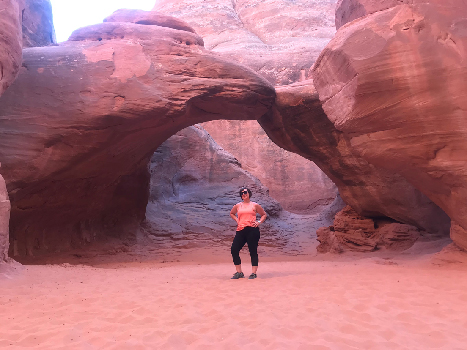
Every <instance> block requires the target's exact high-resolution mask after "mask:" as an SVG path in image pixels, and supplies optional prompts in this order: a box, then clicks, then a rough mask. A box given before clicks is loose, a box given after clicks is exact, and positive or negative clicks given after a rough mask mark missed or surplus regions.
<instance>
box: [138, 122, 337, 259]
mask: <svg viewBox="0 0 467 350" xmlns="http://www.w3.org/2000/svg"><path fill="white" fill-rule="evenodd" d="M150 172H151V187H150V196H149V202H148V206H147V211H146V221H145V225H143V228H144V231H145V232H146V233H147V234H148V236H149V237H150V238H151V239H152V240H153V241H154V242H156V243H158V244H159V245H163V246H164V245H165V246H167V245H170V246H172V247H174V248H193V247H201V246H210V247H214V246H225V245H230V244H231V242H232V239H233V237H234V235H235V228H236V225H235V222H234V221H233V220H232V218H230V216H229V213H230V210H231V209H232V206H233V205H234V204H236V203H238V202H240V201H241V199H240V197H239V195H238V191H239V189H240V188H241V187H244V186H247V187H248V188H250V189H251V190H252V192H253V197H252V200H253V201H255V202H257V203H259V204H260V205H261V206H262V207H263V208H264V209H265V211H266V212H267V213H268V215H269V216H268V219H267V220H266V221H265V223H264V224H262V225H261V227H260V229H261V233H262V237H261V245H262V246H268V247H271V248H274V249H276V250H277V249H278V250H280V251H281V252H283V253H286V254H294V255H296V254H300V253H304V252H305V250H306V249H308V250H310V249H311V250H313V249H314V246H315V244H314V242H313V240H314V239H315V237H316V236H315V231H316V229H317V228H318V227H319V225H320V224H323V223H324V222H329V223H332V220H329V219H328V217H329V216H327V215H325V213H323V215H308V216H307V215H296V214H292V213H289V212H287V211H285V210H283V209H282V207H281V205H280V204H279V203H278V202H277V201H275V200H274V199H273V198H271V197H270V196H269V193H268V189H267V188H266V187H264V186H263V185H262V184H261V182H260V181H259V180H258V179H257V178H256V177H254V176H252V175H251V174H250V173H249V172H248V171H246V170H244V169H242V167H241V166H240V163H239V162H238V161H237V159H236V158H234V157H233V156H232V155H231V154H230V153H228V152H226V151H225V150H224V149H223V148H221V147H219V146H218V145H217V144H216V143H215V142H214V140H213V139H212V138H211V136H210V135H209V134H208V133H207V132H206V131H205V130H204V129H203V128H202V127H201V126H192V127H188V128H186V129H184V130H182V131H180V132H178V133H177V134H175V135H174V136H172V137H171V138H169V139H168V140H167V141H165V142H164V143H163V144H162V145H161V146H160V147H159V148H158V149H157V151H156V152H155V153H154V155H153V157H152V158H151V163H150ZM335 208H338V209H337V210H339V209H340V208H341V207H339V204H338V203H337V204H336V205H334V206H333V207H330V208H329V210H331V211H333V213H332V214H335V213H336V211H334V210H335Z"/></svg>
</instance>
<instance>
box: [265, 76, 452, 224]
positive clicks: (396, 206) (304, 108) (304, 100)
mask: <svg viewBox="0 0 467 350" xmlns="http://www.w3.org/2000/svg"><path fill="white" fill-rule="evenodd" d="M276 94H277V98H276V103H275V106H274V108H273V110H272V113H270V114H268V115H265V116H263V117H261V118H260V119H259V123H260V124H261V126H262V127H263V129H264V130H265V131H266V133H267V134H268V136H269V137H270V138H271V139H272V140H273V141H274V142H275V143H276V144H277V145H279V146H280V147H282V148H284V149H287V150H289V151H291V152H295V153H297V154H299V155H301V156H303V157H305V158H307V159H309V160H312V161H313V162H315V163H316V164H317V165H318V166H319V167H320V168H321V169H322V170H323V171H324V172H325V173H326V175H328V176H329V177H330V179H331V180H332V181H334V183H335V184H336V185H337V187H338V189H339V193H340V195H341V197H342V199H343V200H344V201H345V202H346V203H347V204H349V205H350V206H352V208H354V209H355V210H356V211H357V212H358V213H359V214H360V215H364V216H371V217H380V216H387V217H390V218H392V219H394V220H396V221H399V222H404V223H407V224H411V225H414V226H417V227H419V228H422V229H424V230H427V231H429V232H433V233H442V232H445V233H447V232H448V231H449V225H450V221H449V218H448V217H447V215H446V214H445V213H444V212H443V211H442V210H441V209H440V208H438V207H437V206H436V205H435V204H434V203H433V202H431V201H430V200H429V199H428V198H427V197H425V196H424V195H423V194H421V193H420V192H419V191H418V190H417V189H415V188H414V187H413V186H412V185H411V184H410V183H408V182H407V181H406V180H405V179H404V178H403V177H402V176H400V175H398V174H397V173H394V172H391V171H387V170H384V169H380V168H378V167H376V166H374V165H372V164H370V163H368V162H367V161H366V160H365V159H363V158H362V157H360V156H359V155H358V154H355V152H354V151H353V147H352V146H351V144H350V138H349V137H348V136H347V135H346V134H345V133H342V132H341V131H339V130H337V129H336V128H335V127H334V125H333V124H332V123H331V122H330V121H329V119H328V118H327V116H326V114H325V113H324V111H323V109H322V107H321V102H320V100H319V97H318V94H317V92H316V90H315V88H314V86H313V82H312V81H311V80H308V81H306V82H302V83H296V84H292V85H289V86H287V87H285V86H284V87H280V88H276Z"/></svg>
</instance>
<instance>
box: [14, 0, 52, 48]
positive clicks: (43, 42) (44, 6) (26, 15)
mask: <svg viewBox="0 0 467 350" xmlns="http://www.w3.org/2000/svg"><path fill="white" fill-rule="evenodd" d="M25 1H26V3H25V8H24V11H23V16H22V18H23V21H22V23H23V24H22V27H23V48H26V47H36V46H49V45H54V44H57V39H56V37H55V28H54V23H53V15H52V4H51V3H50V0H25Z"/></svg>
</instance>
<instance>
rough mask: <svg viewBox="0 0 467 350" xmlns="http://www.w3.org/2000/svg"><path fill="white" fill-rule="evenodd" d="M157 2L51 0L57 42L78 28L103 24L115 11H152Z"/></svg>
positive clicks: (138, 0) (152, 0)
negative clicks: (125, 9)
mask: <svg viewBox="0 0 467 350" xmlns="http://www.w3.org/2000/svg"><path fill="white" fill-rule="evenodd" d="M156 1H157V0H78V1H76V0H75V1H72V0H51V1H50V2H51V3H52V12H53V18H54V26H55V33H56V35H57V41H58V42H62V41H65V40H67V39H68V37H69V36H70V34H71V33H72V32H73V31H74V30H75V29H78V28H81V27H85V26H87V25H90V24H97V23H102V21H103V19H104V18H105V17H107V16H109V15H110V14H112V12H114V11H115V10H118V9H122V8H127V9H141V10H146V11H149V10H152V8H153V7H154V5H155V3H156Z"/></svg>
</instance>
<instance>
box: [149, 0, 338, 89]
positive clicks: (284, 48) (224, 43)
mask: <svg viewBox="0 0 467 350" xmlns="http://www.w3.org/2000/svg"><path fill="white" fill-rule="evenodd" d="M336 1H337V0H329V1H321V0H298V1H289V0H261V1H260V0H236V1H231V0H159V1H157V3H156V5H155V6H154V8H153V11H157V12H160V13H164V14H166V15H171V16H174V17H177V18H180V19H182V20H184V21H185V22H187V23H188V24H189V25H190V26H192V27H193V28H194V29H195V30H196V32H197V33H198V34H199V35H200V36H202V37H203V39H204V41H205V45H206V48H207V49H210V50H213V51H214V52H218V53H220V54H222V55H223V56H224V57H228V58H231V59H233V60H235V61H236V62H240V63H242V64H245V65H247V66H248V67H250V68H252V69H253V70H254V71H256V72H257V73H258V74H260V75H262V76H263V77H265V78H266V79H268V80H269V81H270V82H271V83H272V84H274V85H287V84H290V83H293V82H296V81H300V80H303V79H306V78H307V75H308V71H309V68H310V67H311V66H312V65H313V63H314V62H315V60H316V58H317V57H318V55H319V53H320V52H321V50H322V49H323V48H324V46H325V45H326V44H327V43H328V42H329V40H330V39H331V38H332V37H333V35H334V33H335V28H334V10H335V4H336Z"/></svg>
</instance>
